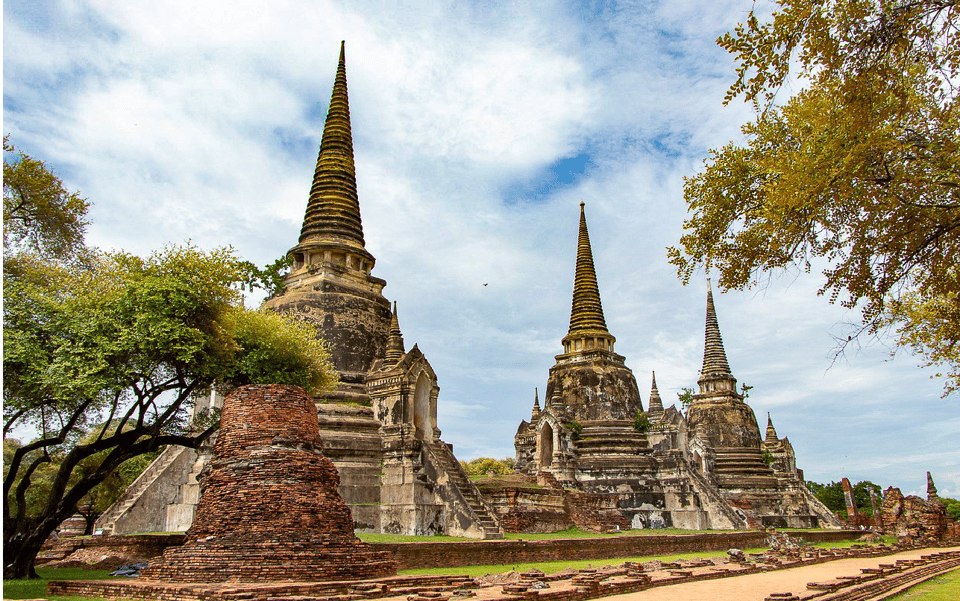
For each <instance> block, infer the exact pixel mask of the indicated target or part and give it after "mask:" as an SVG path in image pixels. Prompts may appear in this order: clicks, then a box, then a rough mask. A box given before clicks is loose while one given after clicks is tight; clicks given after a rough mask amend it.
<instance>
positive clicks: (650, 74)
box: [3, 0, 960, 497]
mask: <svg viewBox="0 0 960 601" xmlns="http://www.w3.org/2000/svg"><path fill="white" fill-rule="evenodd" d="M751 6H753V4H752V3H751V2H749V1H743V0H736V1H734V0H721V1H716V2H705V1H703V0H697V1H693V0H690V1H686V2H682V1H681V2H677V1H675V2H669V3H667V2H659V1H638V2H587V3H584V2H549V1H546V2H536V3H526V2H473V3H471V2H462V1H456V2H454V1H449V2H429V3H426V2H423V3H407V4H405V5H403V6H398V5H394V4H393V3H380V2H372V1H371V2H336V3H335V2H325V1H315V2H301V1H295V0H276V1H274V2H271V3H269V4H267V3H262V2H245V1H235V2H230V3H226V2H218V1H211V2H204V3H173V2H160V3H157V2H142V1H140V0H132V1H127V2H122V3H118V2H107V1H95V0H73V1H61V2H37V1H36V0H32V1H30V2H25V1H18V0H13V1H8V2H5V3H4V75H3V76H4V88H3V93H4V97H3V103H4V113H3V115H4V116H3V119H4V124H3V125H4V132H7V133H9V134H11V140H12V142H13V143H14V144H15V145H17V146H18V147H20V148H22V149H23V150H25V151H26V152H28V153H29V154H32V155H34V156H36V157H37V158H41V159H43V160H46V161H47V162H48V163H49V164H50V165H51V166H53V167H54V168H55V169H56V170H57V172H58V173H59V174H60V175H61V176H62V177H63V178H64V180H65V181H66V183H67V185H68V186H69V187H70V188H71V189H75V190H79V191H80V192H81V193H82V194H83V195H84V196H86V197H87V198H89V199H90V200H91V201H93V203H94V204H93V208H92V210H91V214H90V218H91V220H92V222H93V223H92V225H91V227H90V230H89V236H88V241H89V243H91V244H93V245H96V246H99V247H101V248H105V249H112V248H116V249H125V250H128V251H131V252H136V253H148V252H150V251H151V250H154V249H158V248H161V247H163V246H165V245H167V244H177V243H183V242H185V241H186V240H191V241H192V242H193V243H195V244H198V245H200V246H202V247H207V248H213V247H217V246H225V245H232V246H233V247H235V248H236V249H237V250H238V251H239V253H240V254H241V255H243V256H244V257H245V258H248V259H250V260H252V261H256V262H258V263H262V264H263V263H268V262H271V261H272V260H273V259H275V258H276V257H278V256H280V255H281V254H283V253H284V252H286V250H288V249H289V248H290V247H292V246H293V245H294V244H295V243H296V240H297V235H298V233H299V229H300V223H301V221H302V218H303V211H304V208H305V206H306V199H307V193H308V191H309V186H310V178H311V176H312V173H313V166H314V162H315V161H316V152H317V147H318V145H319V140H320V131H321V128H322V119H323V115H324V114H325V111H326V104H327V102H328V100H329V97H330V88H331V86H332V82H333V76H334V72H335V69H336V60H337V54H338V50H339V44H340V40H346V42H347V46H346V48H347V79H348V84H349V89H350V103H351V111H352V117H353V135H354V144H355V153H356V161H357V177H358V185H359V190H360V201H361V210H362V216H363V224H364V233H365V238H366V240H367V248H368V250H370V251H371V252H372V253H373V254H374V256H376V257H377V259H378V262H377V266H376V268H375V270H374V275H377V276H379V277H381V278H384V279H386V280H387V282H388V285H387V288H386V289H385V290H384V294H385V295H386V296H387V297H388V298H389V299H390V300H396V301H398V303H399V307H400V318H401V321H400V325H401V328H402V330H403V333H404V338H405V340H406V342H407V345H408V347H409V346H412V345H413V344H414V343H415V342H416V343H418V344H419V346H420V348H421V350H423V351H424V353H426V355H427V357H428V359H429V360H430V362H431V363H432V365H433V366H434V368H435V369H436V371H437V373H438V375H439V378H440V386H441V392H440V406H439V427H440V429H441V430H442V431H443V439H444V440H446V441H447V442H451V443H453V444H454V447H455V451H456V453H457V455H458V456H459V457H460V458H461V459H469V458H472V457H477V456H480V455H485V456H495V457H503V456H507V455H512V454H513V435H514V433H515V432H516V429H517V426H518V424H519V422H520V420H521V419H524V418H528V417H529V412H530V408H531V406H532V402H533V391H534V388H535V387H539V388H540V390H541V392H542V390H543V388H544V386H545V384H546V378H547V370H548V369H549V367H550V366H551V365H552V364H553V362H554V359H553V357H554V356H555V355H556V354H558V353H559V352H560V350H561V346H560V340H561V338H562V337H563V336H564V334H566V331H567V325H568V323H569V312H570V297H571V292H572V286H573V270H574V261H575V249H576V235H577V223H578V214H579V203H580V202H581V201H583V202H585V203H586V211H587V220H588V224H589V227H590V235H591V243H592V245H593V251H594V258H595V261H596V267H597V276H598V280H599V284H600V292H601V296H602V299H603V306H604V312H605V315H606V319H607V324H608V326H609V328H610V331H611V333H613V334H614V335H615V336H616V337H617V340H618V342H617V351H618V352H619V353H621V354H623V355H625V356H626V358H627V364H628V366H629V367H631V369H633V371H634V374H635V375H636V377H637V380H638V382H639V385H640V390H641V395H642V397H643V399H644V403H646V399H647V397H648V395H649V382H650V372H651V371H652V370H656V373H657V382H658V385H659V389H660V393H661V395H662V396H663V398H664V401H665V402H666V403H667V404H669V403H671V402H675V401H676V392H677V391H679V390H680V389H681V388H682V387H685V386H695V385H696V380H697V370H698V368H699V366H700V362H701V353H702V345H703V321H704V304H705V301H704V297H705V292H706V281H705V277H701V278H699V279H695V280H694V281H693V282H692V283H691V284H690V285H689V286H686V287H684V286H682V285H681V284H680V283H679V282H678V280H677V278H676V275H675V273H674V272H673V270H672V269H671V267H670V266H669V265H668V264H667V263H666V258H665V250H664V248H665V247H666V246H668V245H671V244H674V243H675V242H676V240H677V239H678V237H679V235H680V233H681V229H682V222H683V219H684V215H685V204H684V202H683V177H684V176H690V175H692V174H695V173H696V172H697V170H698V169H700V168H701V165H702V160H703V158H704V157H705V156H706V154H707V151H708V149H710V148H715V147H719V146H722V145H724V144H726V143H727V142H729V141H730V140H737V139H740V125H741V124H743V123H744V122H745V121H747V120H748V119H749V118H750V116H751V113H750V110H749V107H748V106H746V105H743V104H740V103H734V104H731V105H730V106H727V107H724V106H722V102H721V101H722V98H723V95H724V93H725V91H726V88H727V86H728V85H729V84H730V83H731V81H732V78H733V63H732V61H731V60H730V58H729V57H728V56H727V54H726V53H725V52H724V51H723V50H722V49H720V48H719V47H717V46H716V45H715V43H714V41H715V40H716V38H717V37H718V36H719V35H721V34H722V33H724V32H726V31H728V30H730V29H732V28H733V27H734V26H735V25H736V23H737V22H738V21H740V20H742V19H743V18H744V17H745V16H746V14H747V12H748V11H749V10H750V8H751ZM758 7H759V9H760V10H761V11H763V10H769V7H768V5H764V4H763V3H759V4H758ZM484 284H487V285H484ZM817 288H818V280H817V278H816V277H815V276H805V275H802V274H785V275H783V276H782V277H778V278H774V279H772V280H771V281H770V282H769V283H768V284H767V285H766V286H764V287H762V288H759V289H754V290H750V291H747V292H732V293H727V294H722V295H718V296H717V299H716V303H717V311H718V314H719V320H720V326H721V329H722V332H723V336H724V341H725V344H726V349H727V353H728V357H729V360H730V364H731V367H732V369H733V371H734V373H735V375H736V376H737V377H738V378H739V380H740V381H741V382H745V383H747V384H748V385H751V386H753V387H754V388H753V390H752V391H751V396H750V399H749V403H750V404H751V405H752V406H753V408H754V410H755V411H756V413H757V416H758V419H759V420H760V421H761V424H762V423H763V422H764V418H765V416H766V412H767V411H770V412H771V413H772V415H773V419H774V423H775V425H776V427H777V429H778V432H779V434H780V435H781V436H788V437H789V438H790V441H791V442H792V443H793V445H794V448H795V449H796V450H797V454H798V463H799V465H800V467H802V468H803V469H804V470H805V472H806V474H807V476H808V477H809V478H810V479H813V480H817V481H830V480H839V479H840V478H842V477H843V476H847V477H849V478H850V479H851V480H852V481H854V482H856V481H858V480H862V479H869V480H872V481H874V482H876V483H878V484H881V485H883V486H888V485H896V486H900V487H901V488H902V489H903V490H904V492H905V493H911V492H923V491H925V473H926V471H927V470H930V471H932V472H933V475H934V478H935V480H936V482H937V484H938V486H939V488H940V492H941V494H943V495H945V496H954V497H960V459H958V457H960V452H958V443H957V438H958V437H957V436H956V434H957V432H958V431H960V412H958V411H957V404H958V399H956V398H952V399H946V400H943V399H940V396H939V395H940V392H941V389H942V383H941V382H939V381H937V380H931V379H930V378H929V376H930V375H931V374H930V372H929V371H926V370H923V369H920V368H918V367H917V361H916V360H915V359H914V358H912V357H910V356H907V355H899V356H897V357H896V358H895V359H893V360H890V350H891V349H890V348H888V347H887V346H885V345H884V344H883V342H882V341H881V342H871V341H864V345H863V348H861V349H859V350H858V351H857V352H853V353H849V354H848V355H847V356H846V357H845V358H843V359H841V360H840V361H838V362H833V361H832V360H831V350H832V349H833V347H834V342H833V336H845V334H846V329H845V324H847V323H849V322H851V321H854V320H856V314H850V313H849V312H847V311H845V310H843V309H842V308H839V307H836V306H831V305H830V304H829V303H827V301H826V300H825V299H822V298H819V297H817V296H816V289H817Z"/></svg>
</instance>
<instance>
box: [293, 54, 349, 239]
mask: <svg viewBox="0 0 960 601" xmlns="http://www.w3.org/2000/svg"><path fill="white" fill-rule="evenodd" d="M344 56H345V53H344V43H343V42H341V43H340V64H339V66H338V67H337V77H336V79H335V81H334V84H333V94H332V95H331V97H330V107H329V109H328V110H327V120H326V123H325V124H324V126H323V139H322V140H321V142H320V154H319V155H318V156H317V167H316V170H315V171H314V175H313V186H312V187H311V188H310V199H309V201H308V202H307V211H306V214H305V215H304V218H303V228H302V229H301V230H300V243H301V244H303V243H304V242H307V241H309V240H310V239H314V238H322V239H324V240H328V241H329V240H331V239H333V240H337V241H340V242H345V243H347V244H350V245H351V246H359V247H360V248H363V225H362V223H361V222H360V201H359V200H358V198H357V175H356V170H355V168H354V164H353V137H352V135H351V132H350V104H349V102H348V100H347V70H346V63H345V58H344Z"/></svg>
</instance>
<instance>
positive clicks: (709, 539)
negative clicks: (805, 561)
mask: <svg viewBox="0 0 960 601" xmlns="http://www.w3.org/2000/svg"><path fill="white" fill-rule="evenodd" d="M790 535H791V536H799V537H801V538H803V539H804V540H806V541H807V542H813V543H819V542H833V541H842V540H850V539H854V538H859V537H860V536H862V535H863V532H860V531H857V530H820V531H800V532H792V531H791V532H790ZM765 540H766V534H764V533H763V532H760V531H748V532H716V533H709V534H676V535H656V534H651V535H640V536H609V537H603V538H580V539H563V540H538V541H525V540H484V541H480V540H478V541H458V542H417V543H371V545H370V546H371V547H373V548H375V549H377V550H378V551H390V553H392V554H393V557H394V559H396V560H397V561H398V562H399V563H400V569H401V570H407V569H412V568H452V567H458V566H480V565H502V564H511V563H517V564H519V563H533V562H542V561H562V560H569V559H613V558H618V557H645V556H649V555H667V554H671V553H691V552H695V551H726V550H727V549H730V548H737V549H750V548H756V547H765V546H766V544H765Z"/></svg>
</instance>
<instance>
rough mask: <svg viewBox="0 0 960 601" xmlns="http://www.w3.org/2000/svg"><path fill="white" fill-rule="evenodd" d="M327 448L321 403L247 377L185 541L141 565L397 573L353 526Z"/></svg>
mask: <svg viewBox="0 0 960 601" xmlns="http://www.w3.org/2000/svg"><path fill="white" fill-rule="evenodd" d="M339 483H340V477H339V475H338V474H337V469H336V468H335V467H334V465H333V464H332V463H331V462H330V460H329V459H327V458H326V457H324V456H323V453H322V442H321V440H320V434H319V427H318V422H317V410H316V407H315V406H314V403H313V400H312V399H311V398H310V397H309V396H308V395H307V393H306V391H304V390H303V389H302V388H300V387H298V386H282V385H269V386H245V387H243V388H239V389H237V390H235V391H234V392H233V393H231V394H230V396H228V397H227V398H226V399H225V400H224V403H223V410H222V414H221V418H220V431H219V434H218V436H217V442H216V446H215V447H214V458H213V460H212V461H211V462H210V464H209V465H208V466H207V468H206V469H205V470H204V472H203V473H202V474H201V496H200V505H199V507H198V508H197V516H196V518H195V519H194V522H193V525H192V526H191V527H190V529H189V530H188V531H187V542H186V543H185V544H184V545H183V546H182V547H179V548H175V549H169V550H168V551H166V552H165V553H164V555H163V556H162V557H161V558H159V559H158V560H157V561H153V562H151V564H150V566H149V567H148V568H147V569H145V570H144V571H143V572H142V573H141V578H143V579H153V580H165V581H177V582H223V581H238V582H250V581H275V580H299V581H315V580H351V579H361V578H374V577H379V576H385V575H392V574H395V573H396V566H397V564H396V562H395V561H393V560H392V559H391V558H390V554H389V553H386V552H376V551H372V550H371V549H370V547H369V546H368V545H366V544H365V543H362V542H361V541H360V540H359V539H358V538H357V537H356V536H355V535H354V532H353V520H352V518H351V516H350V510H349V509H348V508H347V506H346V505H345V504H344V502H343V499H342V498H341V497H340V494H339V493H338V492H337V486H338V485H339Z"/></svg>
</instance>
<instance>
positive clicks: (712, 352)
mask: <svg viewBox="0 0 960 601" xmlns="http://www.w3.org/2000/svg"><path fill="white" fill-rule="evenodd" d="M700 373H701V374H702V375H731V373H730V365H729V364H728V363H727V353H726V351H725V350H724V349H723V339H722V338H721V337H720V324H719V323H718V322H717V309H716V308H715V307H714V306H713V290H711V289H710V288H707V327H706V330H705V332H704V344H703V369H702V370H701V372H700Z"/></svg>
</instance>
